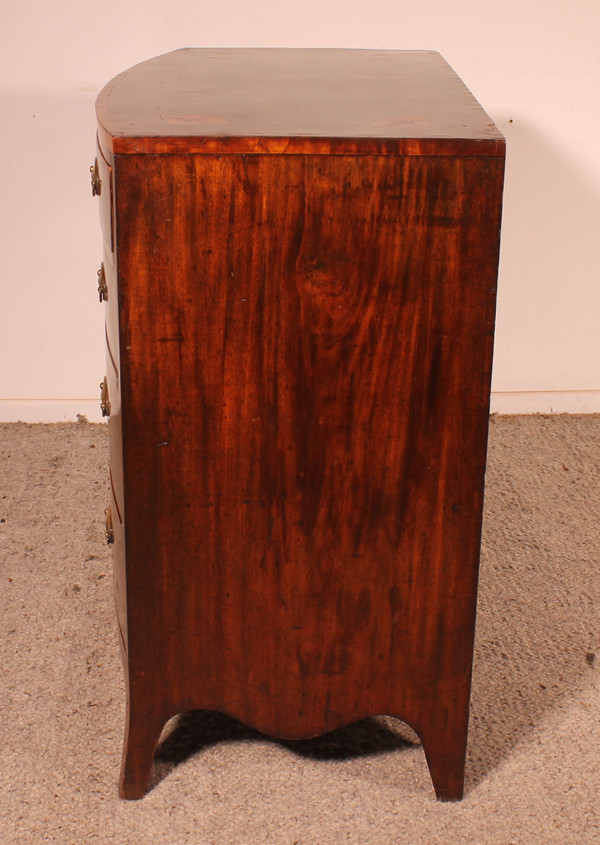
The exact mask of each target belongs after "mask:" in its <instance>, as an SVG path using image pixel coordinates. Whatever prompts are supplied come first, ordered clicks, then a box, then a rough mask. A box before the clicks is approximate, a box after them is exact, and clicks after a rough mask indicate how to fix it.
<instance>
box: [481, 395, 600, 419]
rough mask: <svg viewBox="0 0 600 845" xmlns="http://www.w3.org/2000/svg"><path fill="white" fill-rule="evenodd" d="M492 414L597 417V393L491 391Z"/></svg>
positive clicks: (599, 410)
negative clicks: (583, 415) (587, 415)
mask: <svg viewBox="0 0 600 845" xmlns="http://www.w3.org/2000/svg"><path fill="white" fill-rule="evenodd" d="M491 410H492V413H493V414H598V413H600V390H544V391H542V390H522V391H521V390H515V391H492V408H491Z"/></svg>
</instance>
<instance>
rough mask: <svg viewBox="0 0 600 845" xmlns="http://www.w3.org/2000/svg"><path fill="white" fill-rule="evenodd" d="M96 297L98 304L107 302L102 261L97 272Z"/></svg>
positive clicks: (106, 288)
mask: <svg viewBox="0 0 600 845" xmlns="http://www.w3.org/2000/svg"><path fill="white" fill-rule="evenodd" d="M98 297H99V299H100V302H108V285H107V283H106V271H105V269H104V261H103V262H102V264H101V265H100V269H99V270H98Z"/></svg>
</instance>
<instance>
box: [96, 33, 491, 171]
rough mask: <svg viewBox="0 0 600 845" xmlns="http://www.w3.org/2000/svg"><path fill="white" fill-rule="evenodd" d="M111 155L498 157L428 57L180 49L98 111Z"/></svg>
mask: <svg viewBox="0 0 600 845" xmlns="http://www.w3.org/2000/svg"><path fill="white" fill-rule="evenodd" d="M97 113H98V120H99V124H100V131H101V138H102V140H103V143H104V144H105V145H106V147H107V149H108V150H111V151H113V152H115V153H121V154H126V153H171V152H173V153H177V152H181V153H196V152H197V153H202V152H205V153H213V152H217V153H219V152H224V151H227V152H232V153H270V152H271V153H276V154H282V153H300V154H304V153H313V154H338V155H355V154H360V153H362V154H373V153H385V154H402V155H455V154H457V153H458V154H462V155H500V156H502V155H503V148H504V144H503V139H502V136H501V134H500V133H499V132H498V130H497V129H496V127H495V126H494V124H493V123H492V121H491V120H490V118H489V117H488V115H487V114H486V113H485V112H484V111H483V109H482V108H481V106H480V105H479V104H478V103H477V101H476V100H475V98H474V97H473V96H472V94H471V93H470V92H469V90H468V89H467V88H466V87H465V85H464V84H463V82H462V81H461V80H460V79H459V77H458V76H457V75H456V74H455V73H454V71H453V70H452V69H451V68H450V67H449V65H448V64H447V63H446V62H445V61H444V60H443V59H442V57H441V56H440V55H439V54H438V53H435V52H431V51H426V50H416V51H398V50H322V49H292V50H290V49H273V48H271V49H257V48H249V49H229V50H226V49H184V50H176V51H175V52H173V53H167V54H165V55H163V56H158V57H156V58H154V59H150V60H149V61H147V62H142V63H141V64H139V65H136V66H135V67H133V68H131V69H130V70H128V71H126V72H125V73H123V74H120V75H119V76H117V77H116V78H115V79H113V80H112V81H111V82H110V83H109V84H108V85H107V86H106V87H105V88H104V89H103V91H102V93H101V94H100V96H99V98H98V103H97Z"/></svg>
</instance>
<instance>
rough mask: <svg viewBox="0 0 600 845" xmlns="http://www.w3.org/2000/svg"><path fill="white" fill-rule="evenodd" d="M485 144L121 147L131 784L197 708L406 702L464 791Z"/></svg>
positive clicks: (266, 713) (499, 167) (118, 444)
mask: <svg viewBox="0 0 600 845" xmlns="http://www.w3.org/2000/svg"><path fill="white" fill-rule="evenodd" d="M241 52H244V51H241ZM293 52H296V51H293ZM327 52H329V51H327ZM336 52H337V51H336ZM361 52H362V51H361ZM186 53H187V51H184V52H183V54H181V53H179V54H173V55H183V57H185V56H186ZM410 55H411V56H412V57H413V59H411V61H414V62H415V63H416V65H419V62H420V56H421V54H410ZM427 55H430V54H427ZM436 61H437V59H436ZM150 64H151V63H150ZM416 71H417V68H416V69H415V73H416ZM101 114H102V112H101ZM115 141H116V138H115ZM497 143H500V142H499V141H498V142H497ZM490 149H494V150H495V152H494V153H491V154H490V155H487V156H483V155H482V156H459V155H448V154H447V150H446V153H444V154H442V155H439V156H437V155H426V156H419V155H407V156H398V155H369V156H368V155H364V154H361V155H356V156H349V155H340V154H335V155H320V154H313V155H305V156H300V155H289V154H287V153H283V154H276V153H274V152H272V151H271V152H269V154H265V155H241V154H232V153H231V152H228V151H224V152H222V153H220V154H197V153H195V154H181V153H171V154H169V155H148V154H134V153H131V152H127V153H126V154H114V153H110V152H106V154H107V156H108V158H109V160H110V164H111V166H112V178H113V179H114V186H115V190H114V202H115V227H116V228H115V239H116V253H115V255H116V260H115V262H114V263H113V264H110V268H112V269H111V270H110V272H109V274H108V278H109V301H108V303H107V337H108V339H109V344H110V347H111V348H110V353H109V355H108V359H107V369H108V370H109V372H110V379H109V389H110V390H111V391H115V393H116V395H115V404H114V406H113V407H114V408H115V413H114V414H111V420H110V425H111V430H110V439H111V477H112V481H113V490H114V495H115V507H116V509H117V510H118V517H117V519H116V520H115V522H116V523H117V526H116V531H115V573H116V591H117V606H118V615H119V619H120V628H121V632H122V637H123V648H124V657H125V668H126V676H127V684H128V724H127V733H126V739H125V748H124V757H123V769H122V776H121V787H120V789H121V794H122V795H123V796H124V797H128V798H136V797H140V796H141V795H142V794H143V793H144V791H145V789H146V785H147V782H148V777H149V773H150V767H151V764H152V758H153V753H154V748H155V745H156V742H157V740H158V736H159V734H160V731H161V729H162V727H163V725H164V723H165V721H166V720H167V719H168V718H169V717H170V716H172V715H175V714H176V713H178V712H181V711H185V710H190V709H197V708H199V709H214V710H220V711H223V712H226V713H229V714H231V715H233V716H236V717H237V718H239V719H241V720H243V721H244V722H246V723H247V724H249V725H252V726H254V727H256V728H259V729H260V730H262V731H264V732H265V733H267V734H270V735H273V736H278V737H287V738H304V737H309V736H314V735H317V734H320V733H324V732H326V731H330V730H332V729H334V728H337V727H340V726H341V725H344V724H347V723H349V722H352V721H355V720H357V719H359V718H361V717H364V716H368V715H376V714H380V713H386V714H390V715H396V716H398V717H400V718H401V719H403V720H405V721H407V722H408V723H409V724H411V725H412V726H413V727H414V728H415V730H416V731H417V732H418V733H419V735H420V736H421V739H422V741H423V745H424V750H425V754H426V756H427V761H428V764H429V767H430V771H431V775H432V779H433V782H434V786H435V789H436V792H437V795H438V797H440V798H446V799H456V798H459V797H460V796H461V795H462V789H463V779H464V760H465V750H466V740H467V724H468V712H469V692H470V678H471V662H472V648H473V634H474V626H475V607H476V592H477V573H478V561H479V542H480V531H481V517H482V503H483V485H484V474H485V456H486V439H487V418H488V410H489V388H490V372H491V359H492V343H493V327H494V309H495V291H496V271H497V261H498V246H499V228H500V207H501V193H502V180H503V164H504V162H503V158H502V156H499V155H498V154H497V152H498V147H497V145H496V146H493V147H491V148H490ZM225 150H227V145H226V144H225ZM101 200H102V197H101ZM105 249H106V247H105ZM111 294H113V296H112V297H111ZM111 338H115V340H114V341H113V340H111ZM113 359H114V364H113ZM111 402H112V394H111Z"/></svg>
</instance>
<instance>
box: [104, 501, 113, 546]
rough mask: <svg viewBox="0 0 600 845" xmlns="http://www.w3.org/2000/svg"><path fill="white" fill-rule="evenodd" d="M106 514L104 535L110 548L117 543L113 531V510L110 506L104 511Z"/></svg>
mask: <svg viewBox="0 0 600 845" xmlns="http://www.w3.org/2000/svg"><path fill="white" fill-rule="evenodd" d="M104 513H105V516H106V518H105V520H104V534H105V536H106V542H107V544H108V545H109V546H111V545H112V544H113V543H114V542H115V532H114V531H113V521H112V509H111V507H110V505H109V506H108V507H107V508H106V510H105V511H104Z"/></svg>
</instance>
